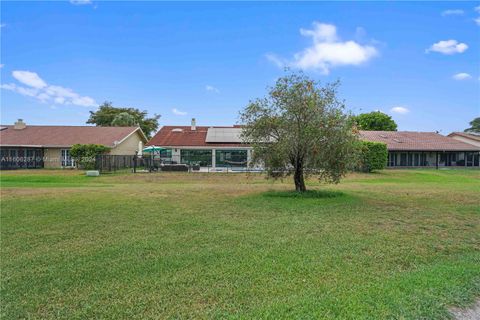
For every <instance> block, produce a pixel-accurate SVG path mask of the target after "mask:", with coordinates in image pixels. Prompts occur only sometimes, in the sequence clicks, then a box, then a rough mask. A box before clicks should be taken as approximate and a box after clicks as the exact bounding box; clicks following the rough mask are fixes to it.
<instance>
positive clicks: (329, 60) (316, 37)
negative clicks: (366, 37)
mask: <svg viewBox="0 0 480 320" xmlns="http://www.w3.org/2000/svg"><path fill="white" fill-rule="evenodd" d="M300 34H301V35H302V36H304V37H310V38H312V45H311V46H309V47H307V48H305V49H304V50H303V51H301V52H298V53H296V54H295V55H294V56H293V60H292V61H291V62H289V63H288V62H284V61H283V60H282V59H281V58H278V57H277V56H275V55H272V54H269V55H267V59H269V60H270V61H272V62H273V63H274V64H276V65H277V66H284V65H287V64H288V65H291V66H293V67H295V68H299V69H303V70H316V71H320V72H322V73H323V74H328V73H329V72H330V69H331V68H334V67H337V66H347V65H354V66H357V65H360V64H363V63H365V62H367V61H368V60H370V59H371V58H373V57H375V56H377V55H378V51H377V49H376V48H375V47H373V46H370V45H362V44H360V43H358V42H355V41H353V40H349V41H342V40H341V39H340V37H339V36H338V35H337V28H336V26H334V25H332V24H325V23H319V22H314V23H313V28H312V29H303V28H302V29H300Z"/></svg>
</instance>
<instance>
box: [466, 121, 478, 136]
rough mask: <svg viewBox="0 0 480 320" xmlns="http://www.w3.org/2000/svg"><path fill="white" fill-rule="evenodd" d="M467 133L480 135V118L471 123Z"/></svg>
mask: <svg viewBox="0 0 480 320" xmlns="http://www.w3.org/2000/svg"><path fill="white" fill-rule="evenodd" d="M465 132H475V133H480V117H477V118H475V119H473V120H472V121H470V128H467V129H465Z"/></svg>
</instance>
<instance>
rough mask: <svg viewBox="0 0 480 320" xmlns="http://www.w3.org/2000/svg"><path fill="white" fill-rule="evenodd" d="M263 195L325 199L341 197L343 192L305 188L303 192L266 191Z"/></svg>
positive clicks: (343, 194)
mask: <svg viewBox="0 0 480 320" xmlns="http://www.w3.org/2000/svg"><path fill="white" fill-rule="evenodd" d="M263 196H264V197H272V198H297V199H325V198H336V197H343V196H345V193H343V192H342V191H332V190H307V191H305V192H298V191H293V190H292V191H267V192H264V193H263Z"/></svg>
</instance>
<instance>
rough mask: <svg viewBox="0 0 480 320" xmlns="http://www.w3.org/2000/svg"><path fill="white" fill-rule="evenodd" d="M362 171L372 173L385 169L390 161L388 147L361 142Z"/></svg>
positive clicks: (377, 143) (378, 143)
mask: <svg viewBox="0 0 480 320" xmlns="http://www.w3.org/2000/svg"><path fill="white" fill-rule="evenodd" d="M360 150H361V157H360V162H361V163H360V170H362V171H364V172H372V171H374V170H382V169H385V167H386V165H387V161H388V151H387V145H386V144H384V143H380V142H370V141H362V142H361V148H360Z"/></svg>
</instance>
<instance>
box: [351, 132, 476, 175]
mask: <svg viewBox="0 0 480 320" xmlns="http://www.w3.org/2000/svg"><path fill="white" fill-rule="evenodd" d="M360 138H361V139H363V140H366V141H374V142H383V143H385V144H386V145H387V149H388V163H387V166H388V167H437V168H438V167H455V166H461V167H479V166H480V164H479V154H480V147H476V146H474V145H471V144H468V143H465V142H462V141H459V140H456V139H453V138H451V137H446V136H443V135H441V134H438V133H436V132H413V131H360Z"/></svg>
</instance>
